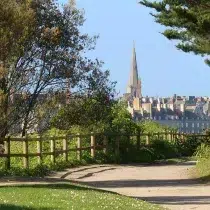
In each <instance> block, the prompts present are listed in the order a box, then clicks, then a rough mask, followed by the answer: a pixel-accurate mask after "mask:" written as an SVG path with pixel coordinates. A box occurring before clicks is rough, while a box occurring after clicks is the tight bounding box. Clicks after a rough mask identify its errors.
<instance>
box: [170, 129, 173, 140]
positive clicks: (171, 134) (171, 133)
mask: <svg viewBox="0 0 210 210" xmlns="http://www.w3.org/2000/svg"><path fill="white" fill-rule="evenodd" d="M170 141H173V131H171V132H170Z"/></svg>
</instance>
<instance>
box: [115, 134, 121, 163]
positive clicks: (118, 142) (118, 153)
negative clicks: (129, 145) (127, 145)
mask: <svg viewBox="0 0 210 210" xmlns="http://www.w3.org/2000/svg"><path fill="white" fill-rule="evenodd" d="M119 156H120V136H116V142H115V162H116V163H118V162H119Z"/></svg>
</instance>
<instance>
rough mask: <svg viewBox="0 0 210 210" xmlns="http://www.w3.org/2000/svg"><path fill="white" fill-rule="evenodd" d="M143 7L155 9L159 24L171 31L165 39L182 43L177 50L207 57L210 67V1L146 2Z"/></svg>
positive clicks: (141, 2)
mask: <svg viewBox="0 0 210 210" xmlns="http://www.w3.org/2000/svg"><path fill="white" fill-rule="evenodd" d="M140 4H142V5H144V6H146V7H149V8H153V9H155V10H156V13H151V15H152V16H154V18H155V21H156V22H157V23H159V24H161V25H164V26H166V27H167V29H166V30H165V31H164V32H163V35H164V36H165V37H167V38H168V39H170V40H179V43H178V44H177V48H178V49H180V50H182V51H184V52H187V53H188V52H193V53H195V54H196V55H202V56H205V57H207V58H206V59H205V62H206V64H207V65H209V66H210V58H209V56H210V1H209V0H161V1H151V0H142V1H140Z"/></svg>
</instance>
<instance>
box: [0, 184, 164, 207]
mask: <svg viewBox="0 0 210 210" xmlns="http://www.w3.org/2000/svg"><path fill="white" fill-rule="evenodd" d="M0 209H2V210H20V209H21V210H22V209H26V210H37V209H43V210H53V209H58V210H68V209H71V210H90V209H91V210H100V209H111V210H113V209H118V210H128V209H129V210H134V209H136V210H137V209H138V210H149V209H151V210H163V209H164V208H162V207H159V206H157V205H153V204H149V203H147V202H144V201H140V200H137V199H133V198H129V197H125V196H121V195H118V194H114V193H109V192H105V191H101V190H97V189H91V188H88V187H84V186H80V185H75V184H69V183H59V184H47V185H44V184H40V185H21V186H8V187H0Z"/></svg>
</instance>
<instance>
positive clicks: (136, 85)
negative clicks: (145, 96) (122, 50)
mask: <svg viewBox="0 0 210 210" xmlns="http://www.w3.org/2000/svg"><path fill="white" fill-rule="evenodd" d="M127 93H131V95H132V96H134V97H139V98H140V97H141V81H140V79H139V78H138V66H137V60H136V48H135V42H133V52H132V61H131V69H130V78H129V82H128V88H127Z"/></svg>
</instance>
